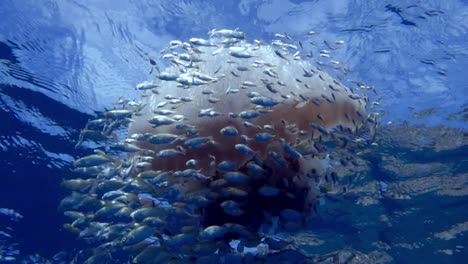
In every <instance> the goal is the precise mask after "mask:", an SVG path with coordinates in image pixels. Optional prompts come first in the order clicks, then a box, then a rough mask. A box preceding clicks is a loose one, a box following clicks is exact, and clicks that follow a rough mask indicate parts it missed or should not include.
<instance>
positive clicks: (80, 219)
mask: <svg viewBox="0 0 468 264" xmlns="http://www.w3.org/2000/svg"><path fill="white" fill-rule="evenodd" d="M308 35H315V32H309V33H308ZM296 44H298V45H296ZM326 44H327V45H329V44H328V43H326ZM335 44H336V45H342V44H344V42H343V41H337V42H336V43H335ZM330 56H331V55H330V52H329V51H327V50H323V51H322V52H320V57H321V58H326V59H329V58H330ZM310 57H312V54H311V53H307V52H306V48H305V45H304V43H303V42H301V41H299V42H297V43H294V41H293V40H292V39H291V37H290V36H289V35H288V34H276V35H275V39H274V40H273V41H272V42H271V43H270V44H268V43H264V42H262V41H258V40H255V41H253V43H250V42H248V41H247V40H246V36H245V34H244V33H243V32H241V31H239V30H238V29H235V30H229V29H221V30H216V29H213V30H211V31H209V38H208V39H201V38H191V39H189V41H187V42H183V41H178V40H174V41H171V42H170V43H169V45H168V46H167V47H166V48H165V49H163V50H162V51H161V58H158V59H153V58H151V59H149V60H150V64H151V67H152V68H153V72H154V74H155V75H156V76H155V79H154V80H150V81H144V82H141V83H140V84H137V85H136V87H135V88H136V89H138V90H140V91H141V93H142V100H141V101H140V102H135V101H132V100H129V99H121V100H120V101H119V102H118V104H119V107H116V108H115V109H112V110H108V111H106V112H103V113H100V114H99V117H98V118H97V119H94V120H90V121H89V122H88V124H87V125H86V128H85V129H83V130H82V131H81V133H80V138H79V141H78V143H77V147H79V146H80V145H81V144H83V143H84V142H87V141H93V142H96V143H97V144H98V146H99V147H98V148H97V149H95V152H94V153H93V154H90V155H88V156H84V157H81V158H79V159H77V160H76V161H75V162H74V163H73V166H74V172H73V174H72V175H73V176H72V177H69V178H67V179H65V180H64V181H63V186H64V187H65V188H66V189H68V190H70V191H71V194H70V195H69V196H67V197H65V198H64V199H63V200H62V201H61V204H60V210H62V211H63V212H64V215H65V216H66V217H67V219H69V222H68V223H67V224H65V228H66V229H68V230H69V231H70V232H72V233H74V234H76V235H77V237H78V238H79V239H81V240H83V241H85V242H86V243H87V244H88V245H89V248H87V249H82V250H80V251H79V253H78V254H77V255H76V257H75V262H77V263H115V261H121V262H124V261H127V262H132V263H243V262H242V261H244V263H253V262H259V263H263V262H265V261H267V260H269V261H270V260H271V259H269V257H271V256H274V253H278V252H289V251H287V250H291V247H292V245H290V244H288V243H284V247H282V248H277V247H273V245H272V244H271V243H270V242H272V241H274V244H275V245H277V244H278V243H279V242H278V241H276V240H274V239H273V236H274V234H275V233H276V232H277V231H279V230H283V231H290V232H294V231H298V230H300V229H301V228H302V227H303V226H304V225H306V223H307V221H308V220H309V219H310V218H312V217H313V216H314V214H315V213H316V210H317V206H318V202H319V199H320V196H321V195H322V194H323V193H327V192H337V190H341V189H340V186H339V182H340V177H339V176H338V174H337V173H336V172H335V171H334V167H335V166H341V167H343V166H353V165H352V164H353V156H354V155H356V153H358V152H359V151H362V149H364V148H366V147H367V146H369V145H370V144H372V141H373V138H374V137H375V128H376V126H377V125H378V117H379V116H378V115H377V114H375V113H372V112H370V111H369V110H372V107H374V106H375V105H377V104H378V102H374V103H371V102H370V99H369V95H368V91H371V90H372V91H374V92H375V89H374V88H371V87H368V86H366V85H364V84H362V83H357V88H355V89H351V88H348V87H346V86H345V85H344V84H342V83H341V82H340V81H338V80H336V79H334V78H332V77H331V76H330V75H329V74H327V73H326V72H325V71H324V70H323V68H322V67H321V66H320V65H318V66H315V65H313V64H312V63H310V62H308V60H309V59H310ZM333 62H334V61H333V60H331V64H332V65H337V64H338V63H336V62H335V63H333ZM160 65H161V66H160ZM163 67H164V68H163ZM355 90H358V91H359V92H358V93H356V92H355ZM122 135H124V136H122ZM350 173H351V172H350ZM239 261H240V262H239Z"/></svg>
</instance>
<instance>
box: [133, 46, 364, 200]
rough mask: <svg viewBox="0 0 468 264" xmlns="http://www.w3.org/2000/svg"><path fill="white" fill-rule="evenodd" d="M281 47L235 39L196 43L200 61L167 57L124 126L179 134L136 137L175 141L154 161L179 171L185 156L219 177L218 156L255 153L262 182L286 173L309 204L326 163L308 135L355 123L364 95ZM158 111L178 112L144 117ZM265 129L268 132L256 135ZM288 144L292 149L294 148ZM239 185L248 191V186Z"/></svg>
mask: <svg viewBox="0 0 468 264" xmlns="http://www.w3.org/2000/svg"><path fill="white" fill-rule="evenodd" d="M210 41H211V43H216V41H217V40H216V39H214V40H210ZM214 51H215V52H214ZM278 52H279V51H277V49H276V48H275V47H273V46H270V45H252V44H249V43H247V42H246V41H239V42H237V43H236V44H234V45H233V46H231V47H226V48H224V49H219V47H217V46H214V45H213V46H202V47H197V48H196V52H195V51H191V54H192V55H193V56H196V57H197V60H196V61H197V62H194V61H189V62H187V63H185V64H182V63H180V61H177V60H174V57H171V58H172V59H173V61H172V62H171V64H172V65H171V66H170V67H168V68H167V69H165V70H164V72H163V73H160V74H159V76H160V79H162V80H161V83H160V87H158V88H157V93H152V94H151V95H150V96H148V97H146V98H147V99H146V100H147V102H146V103H147V106H146V108H145V109H143V111H142V112H141V113H140V114H139V115H138V116H135V117H134V120H135V122H133V123H132V124H131V125H130V127H129V134H134V133H138V134H144V133H150V134H152V135H157V134H164V133H167V134H173V135H178V136H179V139H180V140H174V141H172V142H170V143H169V144H151V143H150V142H147V141H140V142H139V143H138V144H139V147H141V148H145V149H151V150H153V151H154V153H160V151H164V150H166V149H176V150H177V149H178V152H173V153H175V155H173V156H172V155H171V157H162V156H159V157H155V158H154V159H153V161H152V169H153V170H161V171H171V172H175V171H184V170H187V169H189V167H188V166H187V161H189V160H196V161H197V166H198V167H197V169H199V172H200V173H202V174H203V175H205V176H206V177H207V178H209V179H210V180H216V179H218V178H219V177H220V176H219V174H220V171H219V169H218V168H217V166H216V165H217V164H219V163H220V162H223V161H231V162H235V163H236V164H238V167H239V169H240V170H243V168H245V166H246V164H247V163H248V162H250V161H255V162H256V163H258V165H260V166H262V167H263V168H265V169H267V170H268V172H269V175H268V179H267V180H265V182H264V183H265V184H269V185H273V186H276V185H277V184H278V181H281V180H282V178H286V180H287V181H290V182H291V183H290V185H295V186H296V187H297V188H296V189H301V188H304V189H306V190H309V191H308V195H306V196H305V197H307V198H306V199H308V200H309V202H308V204H309V207H310V204H313V202H312V200H315V198H312V197H315V196H316V195H315V194H312V191H310V190H311V189H312V187H313V186H314V183H313V181H312V179H311V171H314V172H315V173H316V174H320V173H323V172H324V171H325V168H324V165H323V164H324V163H323V158H320V155H319V154H320V150H317V149H316V148H315V147H314V146H313V144H312V142H313V141H314V140H316V139H317V138H321V137H325V136H328V135H327V134H328V131H329V129H332V128H336V127H340V128H341V129H347V130H348V131H351V132H353V131H356V130H357V129H359V127H360V126H362V125H363V123H364V121H365V120H364V116H365V112H366V111H365V101H364V100H362V99H360V98H359V96H356V95H355V94H354V93H353V92H352V91H351V90H350V89H348V88H346V87H345V86H344V85H342V84H341V83H339V82H338V81H337V80H335V79H333V78H332V77H330V76H329V75H328V74H327V73H326V72H324V71H321V70H319V69H318V68H317V67H314V66H312V65H311V64H310V63H308V62H306V61H303V60H293V59H292V56H289V57H288V56H287V55H284V54H283V55H282V56H278V55H277V54H278ZM176 57H177V56H176ZM239 69H240V70H239ZM161 76H163V77H161ZM167 76H172V78H167ZM215 99H216V100H215ZM162 109H165V110H169V111H166V112H164V111H163V112H161V111H160V110H162ZM155 113H171V114H173V116H174V117H175V115H177V116H178V117H179V118H178V119H177V120H174V122H168V123H156V125H155V123H154V122H152V123H151V122H149V120H151V118H152V117H154V116H155V115H157V114H155ZM168 117H171V115H170V114H169V115H168ZM246 122H248V124H250V125H246V124H247V123H246ZM226 127H230V128H235V130H236V133H235V134H234V135H226V133H222V132H220V131H222V130H223V128H226ZM259 133H264V134H261V135H260V136H258V134H259ZM265 133H268V137H266V138H264V137H261V136H262V135H265ZM256 135H257V136H256ZM191 139H192V141H190V142H193V141H194V140H198V139H199V140H200V142H202V140H203V139H205V140H204V141H203V142H202V143H200V144H199V145H193V144H192V143H190V144H189V143H187V141H188V140H191ZM288 149H289V150H291V149H292V150H291V151H293V152H294V151H296V149H297V150H298V151H297V153H298V154H293V153H290V152H289V151H288ZM251 151H253V152H251ZM294 153H296V152H294ZM135 157H136V158H137V157H138V154H136V156H135ZM173 180H174V182H177V181H178V180H176V179H174V178H173ZM286 184H287V183H286ZM183 186H184V187H183V188H184V190H185V191H186V192H191V191H194V190H197V189H202V188H205V187H206V183H205V182H201V181H198V180H196V179H192V180H190V179H184V184H183ZM242 188H244V189H246V190H249V191H250V190H251V188H252V186H249V185H248V184H247V185H244V186H242ZM306 203H307V202H306Z"/></svg>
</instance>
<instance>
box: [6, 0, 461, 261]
mask: <svg viewBox="0 0 468 264" xmlns="http://www.w3.org/2000/svg"><path fill="white" fill-rule="evenodd" d="M0 17H1V20H0V122H1V123H0V208H11V209H14V210H15V211H17V212H19V213H21V214H22V215H23V218H22V219H20V220H19V221H12V220H10V219H9V218H8V217H7V216H3V215H1V214H0V231H1V230H5V228H7V227H11V228H12V229H13V230H11V231H10V230H9V229H8V232H9V233H10V234H12V236H13V237H12V238H9V239H4V238H2V237H1V236H0V238H2V240H0V241H3V243H4V245H6V244H7V243H18V244H13V246H11V247H12V248H15V249H19V250H20V252H21V254H22V255H29V254H36V253H37V254H40V255H41V256H43V257H45V258H51V257H52V256H53V255H54V254H56V253H57V252H59V251H62V250H65V251H66V250H71V249H72V248H74V247H76V246H79V242H76V241H75V240H74V238H73V236H71V235H69V234H67V232H65V231H64V230H63V229H62V224H63V217H62V215H61V213H60V212H58V211H57V205H58V203H59V201H60V200H61V199H62V198H63V197H64V196H65V195H66V192H65V191H64V190H63V189H62V188H61V187H60V182H61V180H62V179H63V178H64V175H66V174H67V173H69V171H70V169H71V165H70V162H71V161H73V160H74V159H75V158H77V157H79V156H82V155H85V154H87V153H89V152H90V147H91V146H89V145H85V146H84V147H82V148H79V149H75V148H74V145H75V144H76V140H77V139H78V134H79V131H80V129H82V128H83V127H84V126H85V124H86V122H87V120H88V119H90V118H92V117H93V115H94V112H95V111H102V110H103V109H105V108H112V104H113V103H114V102H115V101H117V100H118V98H119V97H120V96H122V95H124V96H125V97H129V98H138V96H139V94H138V93H137V92H136V91H135V90H134V86H135V84H136V83H139V82H141V81H143V80H148V79H150V78H151V75H150V73H149V71H150V64H149V63H148V56H154V57H157V56H158V52H159V50H161V49H162V48H163V47H164V46H165V45H166V44H167V43H168V42H169V41H170V40H173V39H181V40H187V39H189V38H190V37H202V38H204V37H206V36H207V35H206V33H207V31H208V30H209V29H211V28H240V29H241V30H242V31H244V32H246V33H247V38H248V39H249V40H253V39H263V40H267V41H268V40H270V39H272V37H273V35H274V33H282V32H288V33H289V34H290V35H291V36H293V37H294V38H295V39H298V40H300V39H307V40H309V41H310V40H315V41H317V42H318V43H320V44H322V45H323V43H322V42H323V40H327V41H329V42H331V43H333V42H334V41H336V40H344V41H345V42H346V44H345V45H344V46H343V47H341V48H340V49H338V50H337V51H334V53H333V58H334V59H336V60H337V61H340V62H341V63H342V64H343V65H345V66H346V67H349V68H350V69H352V72H351V73H350V74H349V75H348V76H347V78H350V79H355V80H360V81H363V82H365V83H367V84H369V85H372V86H374V87H376V89H377V90H378V97H381V98H382V99H381V109H382V111H385V112H386V115H385V116H384V117H383V118H382V120H381V122H382V126H381V129H380V130H379V140H380V141H379V143H380V147H379V148H377V149H376V153H374V154H372V155H369V157H368V160H369V163H368V168H369V172H368V173H366V174H365V175H361V176H358V177H357V180H356V181H355V182H354V183H353V185H351V186H350V189H353V188H354V189H355V192H354V193H353V192H351V194H350V195H348V196H345V197H342V198H340V199H339V200H338V201H328V202H327V203H326V204H325V205H324V206H322V207H321V209H320V210H321V217H320V218H318V219H317V220H315V222H314V223H313V225H314V228H315V230H316V234H317V236H318V237H320V238H321V239H322V240H324V241H325V243H324V244H322V245H319V246H311V247H310V248H309V250H311V251H312V252H314V253H316V254H326V253H329V252H331V251H334V250H338V249H341V248H352V249H355V250H359V251H362V252H371V251H374V250H379V251H384V252H386V253H387V254H389V255H390V256H391V257H392V258H393V261H395V262H397V263H421V262H423V261H424V262H426V263H463V260H466V259H468V253H467V249H466V247H467V246H468V243H467V242H468V239H467V237H466V236H467V233H466V231H467V230H468V227H467V226H468V222H467V221H468V210H467V204H468V191H467V184H468V164H467V163H468V148H467V133H468V132H467V119H468V99H467V98H468V81H467V77H466V70H467V69H468V45H467V43H468V34H467V30H468V22H467V21H468V4H467V3H466V2H464V1H455V0H454V1H442V0H438V1H436V0H432V1H401V0H400V1H339V0H334V1H293V0H290V1H286V0H271V1H247V0H246V1H214V0H213V1H188V0H187V1H72V0H68V1H8V0H6V1H1V2H0ZM311 30H314V31H317V32H318V33H319V34H317V36H316V37H314V38H315V39H310V37H307V36H306V32H308V31H311ZM382 186H383V187H382ZM366 197H367V198H369V199H370V200H372V204H371V205H365V206H363V203H365V202H363V201H369V200H366V199H367V198H366ZM403 198H404V199H403ZM456 225H461V227H460V228H459V229H457V230H459V231H460V230H462V231H460V232H458V233H457V234H456V235H455V236H454V238H453V239H448V240H446V239H441V238H438V236H436V234H438V233H441V232H443V231H447V230H450V229H453V228H454V226H456ZM315 230H314V231H315ZM0 245H1V244H0ZM442 250H451V254H449V253H450V251H442ZM0 252H1V251H0Z"/></svg>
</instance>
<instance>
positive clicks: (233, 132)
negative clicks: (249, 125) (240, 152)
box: [219, 126, 239, 137]
mask: <svg viewBox="0 0 468 264" xmlns="http://www.w3.org/2000/svg"><path fill="white" fill-rule="evenodd" d="M219 132H220V133H221V134H223V135H225V136H230V137H234V136H237V135H239V131H238V130H237V129H236V128H235V127H233V126H227V127H224V128H222V129H221V130H220V131H219Z"/></svg>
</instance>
